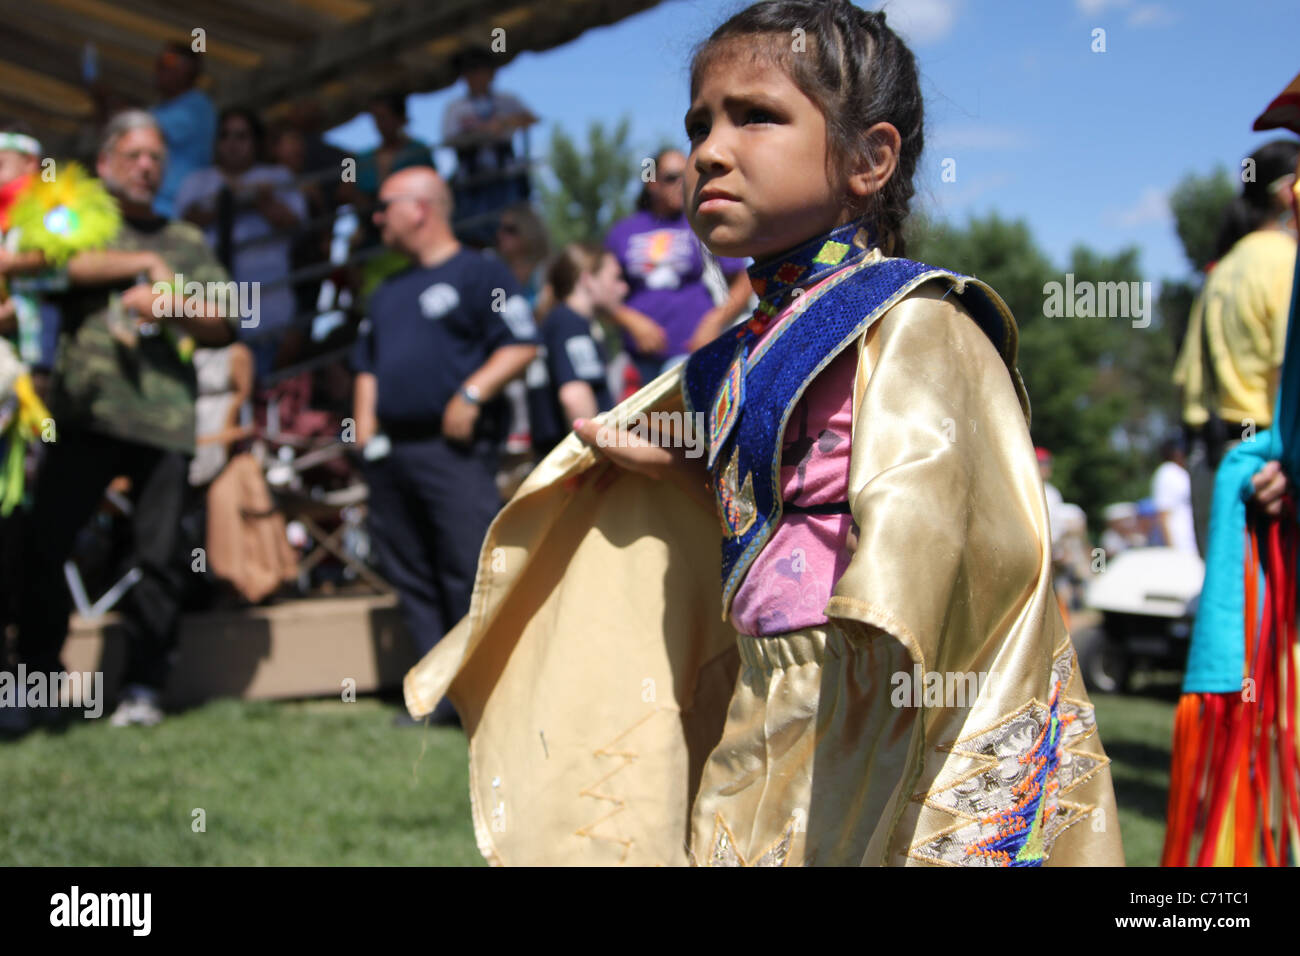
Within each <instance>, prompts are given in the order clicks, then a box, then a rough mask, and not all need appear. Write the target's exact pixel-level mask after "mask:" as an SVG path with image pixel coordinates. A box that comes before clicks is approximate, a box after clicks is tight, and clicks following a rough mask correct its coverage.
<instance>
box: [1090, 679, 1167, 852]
mask: <svg viewBox="0 0 1300 956" xmlns="http://www.w3.org/2000/svg"><path fill="white" fill-rule="evenodd" d="M1090 696H1091V697H1092V702H1093V704H1094V705H1095V706H1096V708H1097V728H1098V730H1099V732H1100V733H1101V742H1102V745H1103V746H1104V747H1105V748H1106V755H1107V756H1108V757H1110V759H1111V776H1112V777H1113V779H1114V781H1115V801H1116V803H1117V805H1118V806H1119V827H1120V835H1121V836H1122V837H1123V838H1124V859H1125V860H1126V861H1127V862H1128V865H1129V866H1159V865H1160V849H1161V847H1162V846H1163V844H1164V839H1165V802H1166V799H1167V797H1168V794H1169V748H1170V744H1171V743H1172V741H1173V733H1174V707H1175V705H1176V703H1177V699H1178V698H1177V684H1176V683H1175V684H1173V685H1168V684H1164V685H1156V686H1149V687H1146V688H1141V689H1139V693H1138V694H1133V695H1119V694H1090Z"/></svg>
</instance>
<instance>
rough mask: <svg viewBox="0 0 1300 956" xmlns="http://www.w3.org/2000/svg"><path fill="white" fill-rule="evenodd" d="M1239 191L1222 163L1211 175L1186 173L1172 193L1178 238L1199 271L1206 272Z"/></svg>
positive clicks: (1172, 207) (1170, 202)
mask: <svg viewBox="0 0 1300 956" xmlns="http://www.w3.org/2000/svg"><path fill="white" fill-rule="evenodd" d="M1235 192H1236V185H1235V184H1234V182H1233V180H1232V177H1231V176H1229V175H1228V172H1227V170H1225V169H1224V168H1223V167H1222V166H1218V167H1215V170H1214V172H1212V173H1210V174H1209V175H1208V176H1198V175H1196V174H1195V173H1189V174H1188V175H1187V176H1184V177H1183V178H1182V180H1181V181H1180V182H1179V183H1178V185H1177V186H1175V187H1174V191H1173V193H1171V194H1170V196H1169V209H1170V211H1171V212H1172V213H1173V214H1174V221H1175V223H1176V224H1177V229H1178V239H1179V241H1181V242H1182V244H1183V252H1184V253H1186V255H1187V261H1188V262H1190V263H1191V264H1192V268H1193V269H1195V270H1196V271H1197V272H1204V271H1205V267H1206V266H1207V265H1208V264H1209V263H1210V261H1211V260H1212V259H1213V258H1214V239H1215V236H1216V235H1217V234H1218V231H1219V220H1220V219H1222V217H1223V211H1224V209H1226V208H1227V205H1228V202H1229V200H1231V199H1232V196H1233V194H1234V193H1235Z"/></svg>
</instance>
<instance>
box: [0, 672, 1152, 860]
mask: <svg viewBox="0 0 1300 956" xmlns="http://www.w3.org/2000/svg"><path fill="white" fill-rule="evenodd" d="M1093 700H1094V702H1095V704H1096V707H1097V721H1098V726H1099V727H1100V730H1101V736H1102V741H1103V743H1104V744H1105V746H1106V751H1107V753H1108V754H1109V755H1110V757H1111V759H1112V760H1113V768H1112V769H1113V773H1114V779H1115V787H1116V795H1117V798H1118V801H1119V813H1120V828H1121V833H1122V834H1123V837H1124V849H1125V855H1126V857H1127V859H1128V862H1129V865H1130V866H1153V865H1155V864H1156V863H1157V862H1158V861H1159V857H1160V845H1161V841H1162V839H1163V837H1164V813H1165V792H1166V787H1167V786H1168V779H1169V741H1170V733H1171V730H1172V726H1173V698H1172V696H1171V694H1170V693H1169V691H1168V689H1163V690H1161V689H1156V690H1155V691H1152V690H1151V689H1147V690H1146V691H1144V696H1127V697H1121V696H1115V695H1104V694H1097V695H1094V696H1093ZM396 713H397V708H396V706H394V705H393V704H391V703H384V702H381V701H378V700H374V699H364V698H363V699H362V700H359V701H357V702H356V703H343V702H341V701H303V702H290V703H271V702H261V701H258V702H245V701H233V700H226V701H217V702H214V703H211V704H208V705H206V706H204V707H200V708H197V709H194V710H191V711H187V712H185V713H183V714H179V715H176V716H173V717H170V718H169V719H168V720H166V721H165V722H164V723H163V724H161V725H160V726H158V727H152V728H130V729H127V730H120V729H117V728H113V727H110V726H109V725H108V722H107V721H106V720H100V721H83V720H75V721H73V722H72V724H71V725H69V726H68V727H67V729H66V730H64V731H63V732H59V733H51V732H45V731H41V732H36V733H33V734H29V735H28V736H27V737H24V738H23V739H21V740H19V741H16V742H11V743H0V779H3V794H2V795H0V865H6V866H13V865H22V866H33V865H35V866H39V865H116V866H133V865H167V864H170V865H194V864H206V865H214V864H215V865H254V866H256V865H286V866H291V865H348V866H368V865H376V864H387V865H428V864H445V865H466V864H468V865H481V864H482V862H483V860H482V857H480V856H479V853H478V851H477V850H476V849H475V847H474V834H473V828H472V826H471V824H470V814H469V793H468V783H467V780H468V777H467V755H466V749H465V738H464V735H463V734H462V733H461V732H460V731H459V730H457V729H454V728H453V729H445V728H410V729H401V730H399V729H396V728H394V727H392V726H391V722H392V718H393V715H394V714H396ZM196 808H201V809H203V810H204V811H205V815H206V821H205V822H206V831H205V832H202V833H196V832H194V830H193V829H192V826H193V824H194V821H195V817H194V816H193V811H194V810H195V809H196Z"/></svg>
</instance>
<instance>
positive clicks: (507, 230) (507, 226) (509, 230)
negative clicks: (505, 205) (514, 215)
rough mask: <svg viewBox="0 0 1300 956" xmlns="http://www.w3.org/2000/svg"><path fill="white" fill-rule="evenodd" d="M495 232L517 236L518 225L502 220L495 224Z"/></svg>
mask: <svg viewBox="0 0 1300 956" xmlns="http://www.w3.org/2000/svg"><path fill="white" fill-rule="evenodd" d="M497 232H499V233H502V234H503V235H507V236H517V235H519V227H518V226H516V225H515V224H514V223H513V222H503V223H501V225H499V226H497Z"/></svg>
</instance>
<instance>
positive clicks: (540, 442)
mask: <svg viewBox="0 0 1300 956" xmlns="http://www.w3.org/2000/svg"><path fill="white" fill-rule="evenodd" d="M541 330H542V348H541V352H540V354H538V356H537V358H535V359H533V361H532V364H531V365H529V366H528V371H527V373H525V378H524V381H525V383H526V384H527V386H528V427H529V431H530V432H531V434H532V441H533V450H534V451H536V452H537V454H538V455H545V454H547V453H548V452H549V451H550V450H551V449H552V448H554V447H555V446H556V445H558V444H559V443H560V440H561V439H562V438H564V436H565V434H567V433H568V432H569V430H570V429H571V428H572V423H571V422H570V421H569V420H568V416H567V415H566V414H565V412H564V407H563V406H562V405H561V404H560V386H561V385H564V384H567V383H568V382H586V383H587V384H588V385H590V386H591V388H592V391H594V392H595V393H596V410H597V411H600V412H603V411H608V410H609V409H610V408H611V407H613V404H614V403H613V402H612V401H610V397H609V383H608V380H607V377H606V371H605V350H604V349H603V348H601V345H600V343H599V342H597V341H596V339H595V338H594V337H593V336H592V334H591V322H590V321H588V320H587V319H584V318H583V317H582V316H580V315H579V314H578V313H577V312H574V311H573V310H572V309H570V308H569V307H568V306H567V305H564V304H563V303H561V304H559V305H557V306H555V307H554V308H553V309H551V311H550V312H548V313H547V314H546V318H545V320H544V321H543V322H542V326H541Z"/></svg>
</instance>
